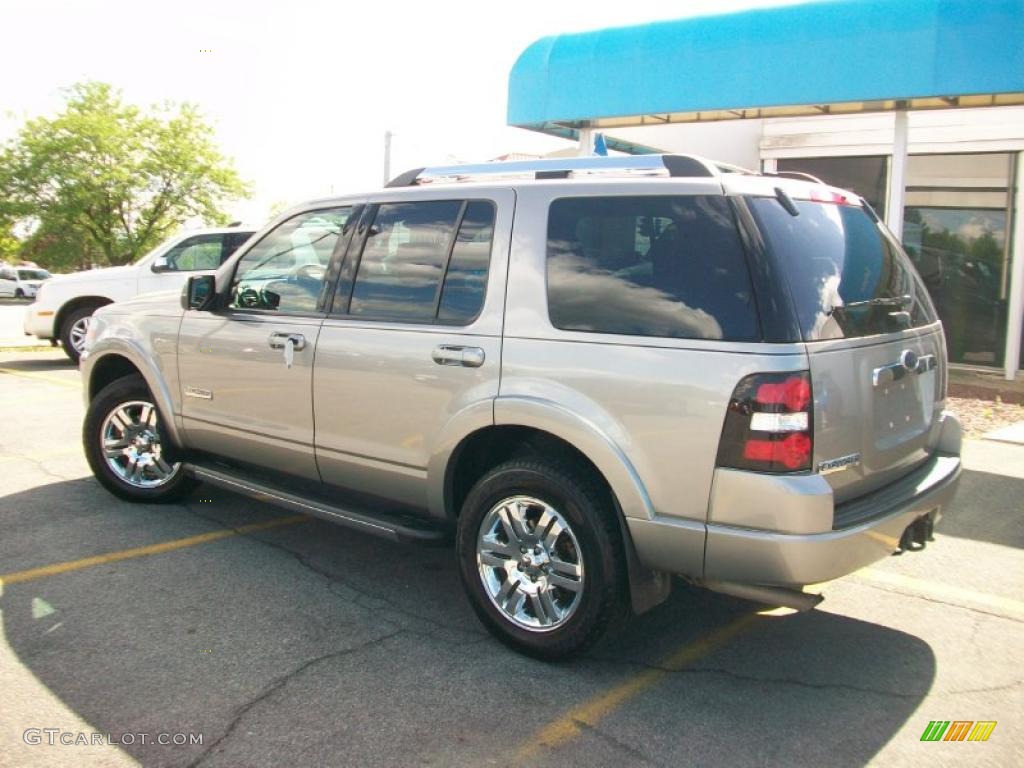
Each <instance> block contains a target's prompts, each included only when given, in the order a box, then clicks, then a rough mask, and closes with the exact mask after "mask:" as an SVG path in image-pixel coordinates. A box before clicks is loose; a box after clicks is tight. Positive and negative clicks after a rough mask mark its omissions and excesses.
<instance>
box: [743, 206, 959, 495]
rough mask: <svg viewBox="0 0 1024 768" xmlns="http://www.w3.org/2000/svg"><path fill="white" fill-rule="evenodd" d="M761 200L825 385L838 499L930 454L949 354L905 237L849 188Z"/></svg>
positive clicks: (821, 432)
mask: <svg viewBox="0 0 1024 768" xmlns="http://www.w3.org/2000/svg"><path fill="white" fill-rule="evenodd" d="M823 197H824V201H822V200H814V201H811V200H799V199H797V200H796V201H795V202H794V205H795V206H796V210H797V212H798V215H796V216H793V215H792V214H791V213H790V212H787V211H786V209H785V208H784V206H783V204H782V203H781V202H780V201H779V200H778V199H776V198H768V197H765V198H754V199H752V200H751V201H750V205H751V208H752V210H753V212H754V215H755V218H756V220H757V221H758V224H759V226H760V228H761V229H762V231H763V233H764V235H765V239H766V241H767V242H768V246H769V250H770V251H771V254H772V257H773V258H774V259H775V260H776V262H777V263H778V265H779V266H780V269H781V271H782V273H783V274H784V275H785V278H786V281H787V283H788V285H789V288H790V293H791V296H792V301H793V305H794V309H795V312H796V316H797V319H798V322H799V325H800V328H801V331H802V333H803V337H804V339H805V341H806V343H807V353H808V359H809V361H810V371H811V382H812V387H813V392H814V465H815V467H816V468H817V470H818V471H819V472H822V473H823V474H825V475H826V477H827V479H828V481H829V483H830V484H831V485H832V487H833V489H834V491H835V496H836V501H837V502H842V501H844V500H846V499H849V498H852V497H855V496H858V495H861V494H863V493H867V492H869V491H872V490H874V489H876V488H879V487H881V486H882V485H885V484H887V483H889V482H892V481H893V480H895V479H897V478H898V477H900V476H901V475H903V474H906V473H907V472H908V471H910V470H911V469H912V468H913V467H915V466H917V465H918V464H920V463H921V462H923V461H924V460H925V459H926V458H927V457H928V449H929V446H930V444H931V440H932V438H933V436H934V435H933V433H934V430H936V429H937V425H938V419H939V415H940V413H941V410H942V407H943V400H944V387H945V384H944V377H945V365H946V355H945V347H944V342H943V336H942V329H941V326H940V325H939V323H938V322H937V319H936V315H935V310H934V308H933V307H932V305H931V301H930V299H929V297H928V294H927V292H926V290H925V288H924V286H923V284H922V282H921V280H920V278H919V276H918V275H917V273H916V272H915V270H914V268H913V266H912V265H911V263H910V260H909V259H908V258H907V257H906V255H905V254H904V253H903V252H902V250H901V249H900V247H899V245H898V244H897V243H896V242H895V241H894V240H893V239H892V237H891V236H890V235H889V234H888V233H887V232H886V231H885V230H884V228H883V227H881V226H880V225H879V224H878V223H877V221H876V220H875V218H874V217H873V216H872V215H871V214H870V213H869V212H868V211H867V210H865V209H864V208H863V207H861V206H860V205H858V204H854V203H852V202H850V201H847V200H846V198H844V197H842V196H840V195H834V196H833V195H825V196H823Z"/></svg>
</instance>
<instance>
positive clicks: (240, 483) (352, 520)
mask: <svg viewBox="0 0 1024 768" xmlns="http://www.w3.org/2000/svg"><path fill="white" fill-rule="evenodd" d="M185 471H186V472H187V473H188V474H189V475H191V476H192V477H194V478H195V479H197V480H201V481H203V482H204V483H209V484H210V485H215V486H217V487H218V488H224V489H226V490H229V491H234V492H235V493H240V494H242V495H243V496H248V497H249V498H251V499H256V500H258V501H265V502H267V503H268V504H274V505H275V506H278V507H284V508H285V509H290V510H292V511H294V512H302V513H305V514H307V515H313V516H314V517H319V518H322V519H324V520H327V521H328V522H331V523H336V524H338V525H344V526H345V527H347V528H354V529H355V530H357V531H362V532H363V533H369V534H371V535H373V536H380V537H381V538H384V539H389V540H391V541H397V542H402V543H416V544H442V543H444V542H446V541H447V540H448V538H449V537H448V535H447V532H446V531H445V530H444V529H442V528H440V527H432V526H431V525H430V523H429V522H426V521H425V522H423V523H422V524H420V525H417V524H416V523H415V522H413V521H412V520H411V519H410V518H398V517H397V516H391V515H387V514H375V513H374V512H372V511H369V510H359V511H355V510H353V509H346V508H342V507H338V506H335V505H333V504H328V503H327V502H324V501H319V500H314V499H309V498H306V497H303V496H298V495H296V494H294V493H289V492H288V491H284V490H282V489H280V488H276V487H274V486H271V485H267V484H264V483H260V482H258V481H256V480H253V479H252V478H250V477H247V476H245V475H241V474H233V473H231V472H228V471H225V469H222V468H219V467H218V468H216V469H214V468H212V467H207V466H202V465H199V464H191V463H186V464H185Z"/></svg>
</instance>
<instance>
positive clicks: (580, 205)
mask: <svg viewBox="0 0 1024 768" xmlns="http://www.w3.org/2000/svg"><path fill="white" fill-rule="evenodd" d="M547 277H548V312H549V314H550V317H551V322H552V324H553V325H554V326H555V327H556V328H561V329H563V330H572V331H590V332H595V333H615V334H629V335H633V336H661V337H669V338H683V339H730V340H746V341H752V340H756V339H758V338H759V336H760V331H759V328H758V323H757V312H756V310H755V306H754V300H753V295H752V291H751V286H750V275H749V273H748V271H747V266H746V261H745V258H744V254H743V249H742V246H741V244H740V240H739V236H738V233H737V231H736V225H735V223H734V219H733V215H732V210H731V209H730V207H729V204H728V202H727V201H726V200H725V199H724V198H721V197H704V196H686V197H683V196H677V197H581V198H565V199H561V200H556V201H554V202H553V203H552V204H551V210H550V214H549V218H548V250H547Z"/></svg>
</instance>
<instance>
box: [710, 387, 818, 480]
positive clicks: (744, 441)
mask: <svg viewBox="0 0 1024 768" xmlns="http://www.w3.org/2000/svg"><path fill="white" fill-rule="evenodd" d="M812 409H813V399H812V397H811V375H810V373H809V372H808V371H799V372H797V373H755V374H753V375H751V376H747V377H746V378H744V379H743V380H742V381H740V383H739V384H737V385H736V389H735V391H734V392H733V393H732V398H731V399H730V400H729V410H728V411H727V412H726V415H725V426H724V427H723V428H722V439H721V442H720V443H719V445H718V462H717V464H718V466H720V467H733V468H735V469H753V470H757V471H760V472H802V471H805V470H808V469H810V468H811V454H812V452H813V448H814V443H813V440H812V436H811V427H812V425H813V419H812V418H811V416H812Z"/></svg>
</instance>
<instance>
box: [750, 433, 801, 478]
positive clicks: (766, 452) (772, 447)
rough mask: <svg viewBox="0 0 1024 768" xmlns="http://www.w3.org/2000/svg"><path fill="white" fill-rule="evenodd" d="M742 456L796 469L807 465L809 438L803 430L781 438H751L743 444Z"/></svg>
mask: <svg viewBox="0 0 1024 768" xmlns="http://www.w3.org/2000/svg"><path fill="white" fill-rule="evenodd" d="M743 458H744V459H749V460H750V461H766V462H773V463H776V464H781V465H782V466H784V467H785V468H786V469H790V470H796V469H800V468H801V467H805V466H807V465H808V463H809V462H810V459H811V438H810V437H808V436H807V434H806V433H804V432H793V433H790V434H788V435H786V436H785V437H784V438H782V439H781V440H758V439H756V438H752V439H750V440H747V442H746V443H744V445H743Z"/></svg>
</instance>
